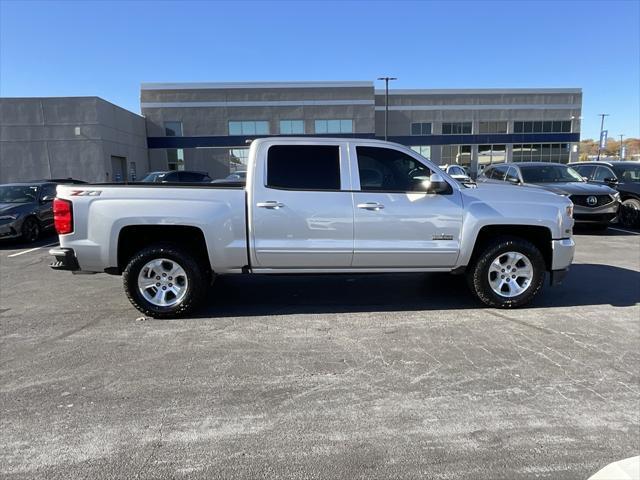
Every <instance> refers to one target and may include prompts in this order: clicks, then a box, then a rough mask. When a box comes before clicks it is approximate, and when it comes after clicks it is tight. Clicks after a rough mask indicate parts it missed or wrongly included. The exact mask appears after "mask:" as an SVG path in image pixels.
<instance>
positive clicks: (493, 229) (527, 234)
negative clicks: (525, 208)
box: [468, 225, 553, 271]
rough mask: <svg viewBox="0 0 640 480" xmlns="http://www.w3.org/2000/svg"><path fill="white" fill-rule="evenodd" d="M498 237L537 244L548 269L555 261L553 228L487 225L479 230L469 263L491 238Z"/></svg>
mask: <svg viewBox="0 0 640 480" xmlns="http://www.w3.org/2000/svg"><path fill="white" fill-rule="evenodd" d="M497 237H517V238H521V239H523V240H527V241H529V242H531V243H532V244H533V245H535V246H536V247H537V248H538V250H540V253H542V257H543V258H544V262H545V267H546V269H547V271H549V270H551V265H552V262H553V250H552V238H553V237H552V235H551V230H550V229H549V228H547V227H544V226H541V225H485V226H483V227H482V228H480V230H479V231H478V234H477V236H476V238H475V243H474V245H473V251H472V253H471V257H470V258H469V262H468V265H471V264H472V263H473V262H474V260H475V259H476V258H477V257H478V255H479V254H480V253H481V252H482V251H483V250H484V249H485V248H486V246H487V245H488V244H489V242H490V241H491V240H493V239H494V238H497Z"/></svg>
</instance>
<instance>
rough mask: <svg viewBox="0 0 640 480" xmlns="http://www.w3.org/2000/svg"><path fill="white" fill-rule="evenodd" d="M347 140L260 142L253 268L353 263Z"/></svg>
mask: <svg viewBox="0 0 640 480" xmlns="http://www.w3.org/2000/svg"><path fill="white" fill-rule="evenodd" d="M348 165H349V164H348V156H347V148H346V144H341V143H340V142H336V143H328V142H307V143H305V142H304V141H302V140H301V141H300V142H293V143H285V144H277V143H264V144H262V145H261V146H260V149H259V150H258V151H257V152H256V162H255V165H254V167H253V168H254V169H255V171H254V172H253V179H252V184H251V188H252V194H251V195H250V196H249V218H250V220H251V222H250V232H251V237H252V245H253V258H252V260H253V261H252V263H254V265H253V266H254V268H269V269H271V268H273V269H278V268H283V269H299V268H313V269H327V268H328V269H330V268H344V267H349V266H350V265H351V260H352V257H353V205H352V197H351V193H350V191H349V190H350V183H349V182H350V177H349V173H348V172H349V170H348V168H349V166H348Z"/></svg>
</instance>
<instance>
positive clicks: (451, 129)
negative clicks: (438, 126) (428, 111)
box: [442, 122, 471, 135]
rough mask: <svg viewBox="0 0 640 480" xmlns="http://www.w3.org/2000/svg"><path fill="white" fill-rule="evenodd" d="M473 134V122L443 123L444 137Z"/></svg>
mask: <svg viewBox="0 0 640 480" xmlns="http://www.w3.org/2000/svg"><path fill="white" fill-rule="evenodd" d="M465 133H471V122H455V123H443V124H442V134H443V135H461V134H465Z"/></svg>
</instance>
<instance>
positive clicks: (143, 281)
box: [123, 244, 208, 318]
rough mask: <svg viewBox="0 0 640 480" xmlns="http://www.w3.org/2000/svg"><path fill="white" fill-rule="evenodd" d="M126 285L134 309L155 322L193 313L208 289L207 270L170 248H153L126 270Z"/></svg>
mask: <svg viewBox="0 0 640 480" xmlns="http://www.w3.org/2000/svg"><path fill="white" fill-rule="evenodd" d="M123 282H124V289H125V292H126V293H127V297H128V298H129V301H130V302H131V303H132V304H133V306H134V307H136V308H137V309H138V310H140V311H141V312H142V313H144V314H145V315H149V316H151V317H154V318H174V317H179V316H182V315H186V314H187V313H189V312H191V311H193V310H194V309H195V308H196V307H197V306H198V305H199V304H200V303H201V302H202V299H203V298H204V295H205V292H206V289H207V287H208V282H207V275H206V270H205V269H204V268H202V267H201V266H200V264H199V263H198V262H197V261H196V259H195V258H194V257H193V256H191V255H189V254H188V253H187V252H185V251H184V250H182V249H181V248H179V247H177V246H175V245H171V244H156V245H151V246H149V247H147V248H145V249H143V250H141V251H140V252H138V253H137V254H136V255H135V256H134V257H133V258H132V259H131V260H130V261H129V263H128V265H127V267H126V268H125V270H124V272H123Z"/></svg>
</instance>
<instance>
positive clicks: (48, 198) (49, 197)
mask: <svg viewBox="0 0 640 480" xmlns="http://www.w3.org/2000/svg"><path fill="white" fill-rule="evenodd" d="M54 198H56V196H55V195H45V196H44V197H42V198H41V199H40V202H41V203H49V202H53V199H54Z"/></svg>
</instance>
